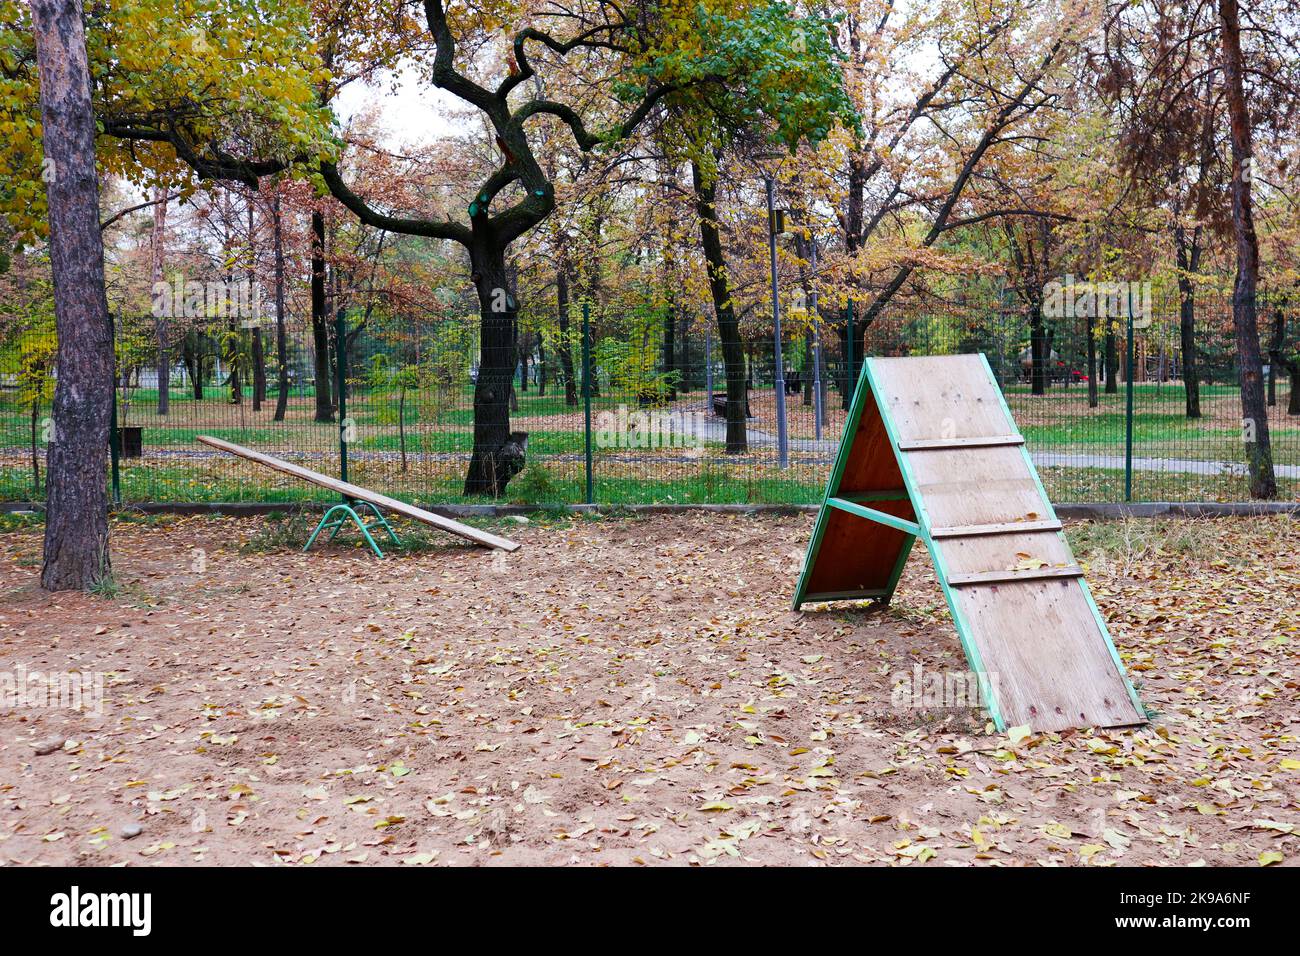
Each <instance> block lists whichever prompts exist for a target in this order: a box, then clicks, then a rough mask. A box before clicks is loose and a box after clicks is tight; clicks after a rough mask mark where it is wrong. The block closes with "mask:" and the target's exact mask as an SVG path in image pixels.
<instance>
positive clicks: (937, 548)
mask: <svg viewBox="0 0 1300 956" xmlns="http://www.w3.org/2000/svg"><path fill="white" fill-rule="evenodd" d="M918 538H919V539H920V540H921V542H922V543H923V544H924V545H925V547H926V550H927V551H929V553H930V558H931V560H932V561H933V562H934V569H935V572H936V573H937V574H938V576H939V584H940V585H941V586H942V588H943V593H944V597H945V598H946V599H947V602H948V609H949V611H951V612H952V619H953V623H954V624H955V625H956V629H957V635H958V637H959V638H960V640H961V644H962V648H963V649H964V650H965V652H966V659H967V661H969V663H970V668H971V670H972V671H973V672H974V673H975V675H976V678H977V680H978V682H979V688H980V692H981V694H980V696H981V697H982V700H983V703H984V704H985V705H986V706H988V708H989V712H990V714H991V715H992V717H993V720H994V722H995V723H996V725H997V727H998V729H999V730H1006V729H1007V728H1008V727H1016V726H1022V725H1028V726H1029V727H1031V728H1032V729H1034V730H1038V731H1049V730H1064V729H1066V728H1070V727H1122V726H1129V725H1133V724H1141V723H1144V722H1145V721H1146V715H1145V713H1144V712H1143V710H1142V704H1141V702H1140V701H1139V700H1138V698H1137V694H1136V693H1135V692H1134V690H1133V688H1132V685H1130V684H1129V682H1128V679H1127V677H1126V676H1125V674H1124V667H1123V665H1122V664H1121V663H1120V659H1119V654H1118V653H1117V652H1116V650H1115V645H1114V644H1113V643H1112V642H1111V639H1110V634H1109V633H1108V632H1107V630H1106V624H1105V622H1104V621H1103V620H1102V617H1101V613H1100V612H1099V611H1098V610H1097V605H1096V603H1095V602H1094V601H1093V599H1092V595H1091V594H1090V593H1089V591H1088V585H1087V583H1086V582H1085V581H1084V579H1083V571H1082V570H1081V569H1080V568H1079V566H1078V565H1077V564H1076V563H1075V561H1074V557H1073V555H1072V554H1071V552H1070V546H1069V544H1068V543H1067V542H1066V540H1065V534H1064V532H1063V531H1062V530H1061V522H1060V521H1059V520H1057V517H1056V513H1055V511H1054V510H1053V509H1052V503H1051V502H1050V501H1048V499H1047V492H1046V491H1045V490H1044V489H1043V485H1042V482H1041V481H1040V480H1039V477H1038V473H1037V471H1035V469H1034V465H1033V462H1032V460H1031V459H1030V457H1029V452H1028V451H1027V450H1026V449H1025V443H1024V438H1022V437H1021V436H1020V434H1019V432H1018V430H1017V429H1016V426H1015V422H1014V421H1013V420H1012V418H1011V412H1010V410H1009V409H1008V408H1007V405H1006V402H1005V400H1004V399H1003V397H1002V391H1001V389H1000V388H999V387H998V384H997V381H996V380H995V379H994V377H993V371H992V369H990V368H989V364H988V360H987V359H985V357H984V356H983V355H949V356H934V357H928V356H927V357H917V358H868V359H866V360H865V361H864V363H863V368H862V376H861V378H860V380H859V382H858V386H857V390H856V392H855V393H854V396H853V402H852V407H851V409H850V411H849V415H848V420H847V421H846V422H845V426H844V437H843V440H842V441H841V442H840V448H839V452H838V454H837V456H836V459H835V467H834V470H833V471H832V472H831V478H830V482H829V484H828V485H827V487H826V498H825V501H824V502H823V504H822V507H821V512H820V513H819V514H818V515H817V523H816V525H815V526H814V529H813V536H812V542H811V544H810V545H809V548H808V554H807V557H806V558H805V560H804V567H803V573H802V574H801V575H800V577H799V585H798V588H797V589H796V591H795V596H794V608H795V610H796V611H797V610H798V609H799V608H800V607H801V606H802V605H804V604H806V603H809V602H813V601H840V600H851V601H852V600H865V599H869V598H877V599H880V600H882V601H885V602H888V601H889V599H890V598H891V597H892V596H893V593H894V589H895V587H896V586H897V585H898V579H899V576H900V575H901V574H902V572H903V565H904V564H905V563H906V562H907V556H908V554H909V552H910V551H911V549H912V544H913V542H914V541H916V540H917V539H918Z"/></svg>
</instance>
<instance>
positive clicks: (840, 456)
mask: <svg viewBox="0 0 1300 956" xmlns="http://www.w3.org/2000/svg"><path fill="white" fill-rule="evenodd" d="M866 372H867V370H866V366H865V364H864V366H863V369H862V371H861V373H859V375H858V382H857V385H856V387H855V388H854V389H853V400H852V401H851V402H850V403H849V413H848V414H847V415H846V416H844V432H843V433H842V434H841V435H840V447H839V448H838V449H837V450H836V452H835V466H834V467H833V468H832V469H831V476H830V478H828V479H827V481H826V493H825V494H824V495H823V496H822V506H821V508H820V509H818V511H817V522H816V523H815V524H814V525H813V535H812V541H810V542H809V544H808V553H807V554H806V555H805V556H804V560H803V570H802V571H801V572H800V573H799V583H798V584H797V585H795V589H794V599H793V601H792V602H791V609H792V610H795V611H797V610H799V608H800V606H801V605H802V604H803V603H804V600H805V598H804V595H805V594H806V593H807V591H808V583H809V581H810V580H811V579H812V571H813V568H814V567H816V565H817V554H818V552H820V551H821V546H822V537H823V536H824V535H825V534H826V526H827V524H828V523H829V522H830V515H829V514H828V513H827V509H828V507H829V502H830V500H831V498H833V497H835V496H836V494H837V493H838V491H839V487H840V481H841V480H842V479H843V478H844V469H845V468H847V467H848V464H849V454H850V452H852V450H853V441H852V438H853V436H854V435H855V434H857V431H858V424H859V423H860V422H861V420H862V406H863V404H864V402H865V399H866V392H865V391H864V390H863V387H862V386H863V382H864V381H865V380H866Z"/></svg>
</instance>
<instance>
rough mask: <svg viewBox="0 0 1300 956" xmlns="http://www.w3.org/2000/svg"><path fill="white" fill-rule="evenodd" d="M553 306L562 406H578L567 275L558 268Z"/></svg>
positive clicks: (562, 268)
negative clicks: (557, 323) (556, 319)
mask: <svg viewBox="0 0 1300 956" xmlns="http://www.w3.org/2000/svg"><path fill="white" fill-rule="evenodd" d="M555 305H556V309H557V311H558V313H559V320H560V342H559V345H558V346H557V348H558V349H559V350H560V368H561V369H562V370H563V372H564V404H565V405H569V406H573V407H576V406H577V404H578V380H577V379H576V378H575V377H574V375H573V343H572V342H571V341H570V340H569V273H568V272H567V271H566V269H565V268H564V266H563V264H561V266H560V270H559V272H557V273H556V275H555Z"/></svg>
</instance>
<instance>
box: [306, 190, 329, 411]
mask: <svg viewBox="0 0 1300 956" xmlns="http://www.w3.org/2000/svg"><path fill="white" fill-rule="evenodd" d="M311 340H312V347H313V349H314V350H315V353H316V354H315V356H314V358H313V370H314V371H313V374H314V375H315V377H316V421H318V422H332V421H334V399H333V393H332V391H331V389H330V330H329V318H328V316H326V314H325V215H324V214H323V213H322V212H320V211H319V210H313V212H312V214H311Z"/></svg>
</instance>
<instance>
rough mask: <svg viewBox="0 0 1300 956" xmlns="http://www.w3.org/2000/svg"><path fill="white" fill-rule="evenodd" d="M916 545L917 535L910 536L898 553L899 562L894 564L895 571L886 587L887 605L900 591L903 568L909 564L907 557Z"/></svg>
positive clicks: (890, 575)
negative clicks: (899, 581)
mask: <svg viewBox="0 0 1300 956" xmlns="http://www.w3.org/2000/svg"><path fill="white" fill-rule="evenodd" d="M915 543H916V535H914V534H909V535H908V536H907V540H906V541H904V542H903V547H902V548H901V549H900V550H899V552H898V560H897V561H896V562H895V563H894V570H893V571H891V572H890V574H889V583H888V584H886V585H885V594H884V603H885V604H888V603H889V602H890V601H891V600H893V598H894V591H895V590H897V589H898V579H899V578H901V577H902V576H903V567H904V566H905V565H906V564H907V557H908V555H910V554H911V553H912V545H914V544H915Z"/></svg>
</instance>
